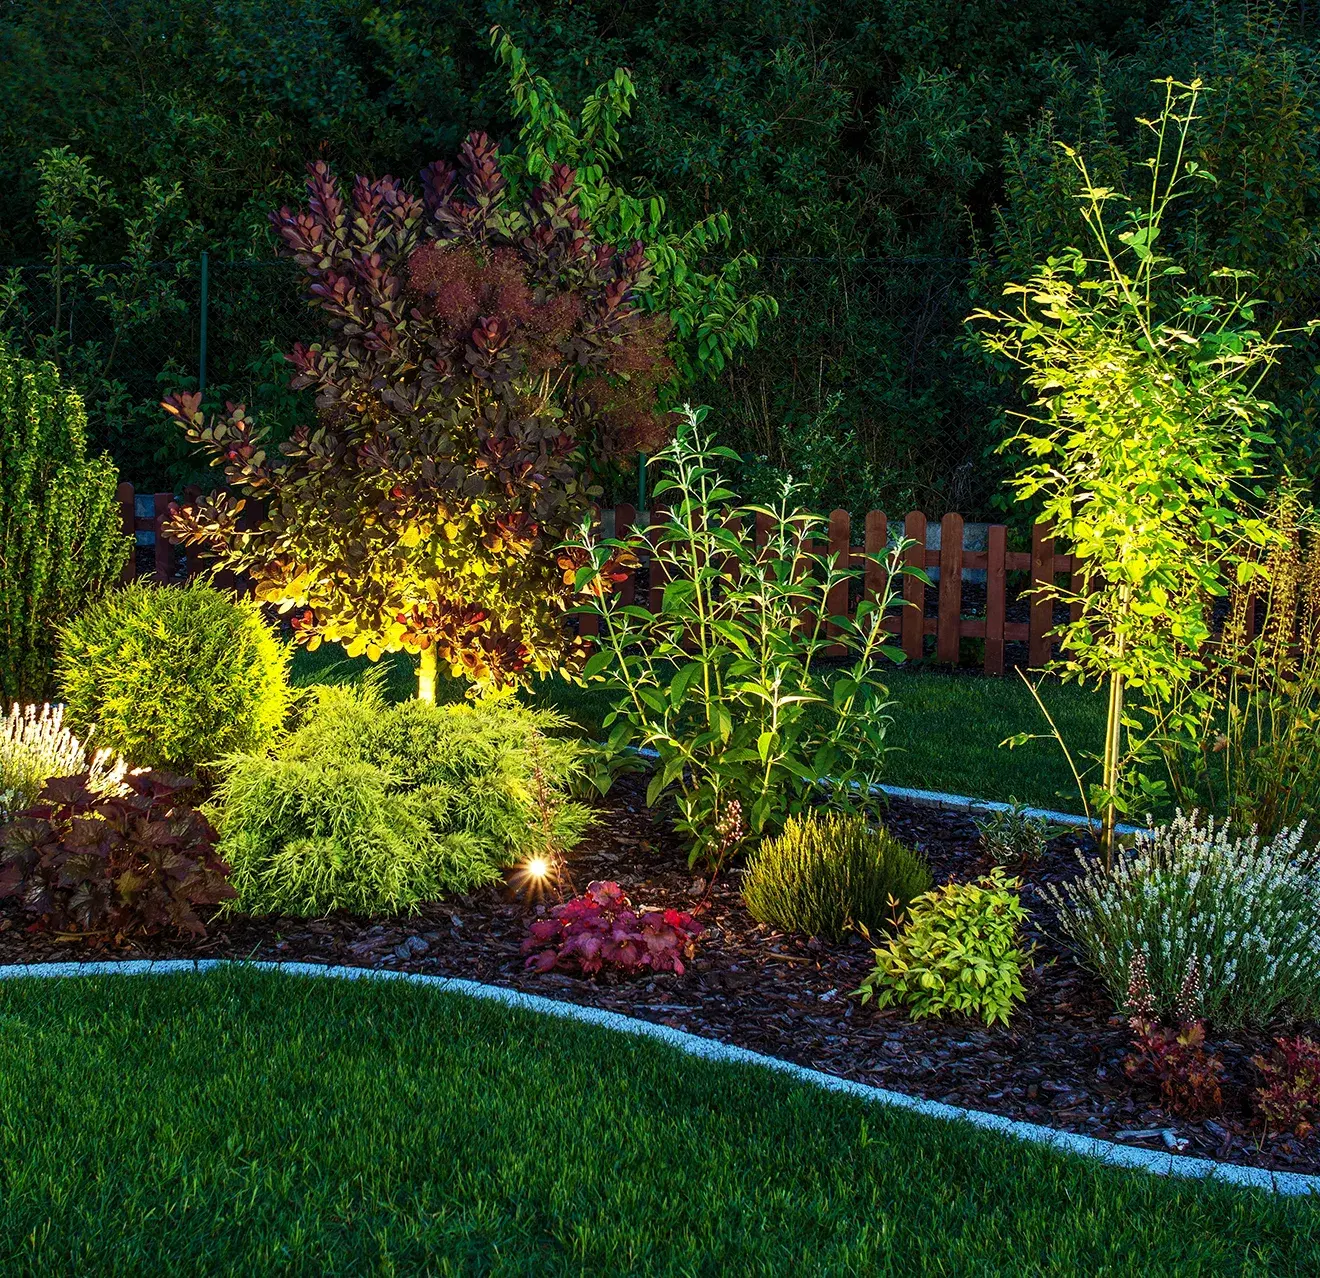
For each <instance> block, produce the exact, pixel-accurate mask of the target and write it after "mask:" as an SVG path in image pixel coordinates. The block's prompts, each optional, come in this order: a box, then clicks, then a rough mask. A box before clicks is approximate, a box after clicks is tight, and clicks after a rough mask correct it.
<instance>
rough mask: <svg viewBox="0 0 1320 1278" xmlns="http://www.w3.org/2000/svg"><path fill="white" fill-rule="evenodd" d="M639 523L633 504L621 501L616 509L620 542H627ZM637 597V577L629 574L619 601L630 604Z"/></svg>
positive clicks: (617, 535)
mask: <svg viewBox="0 0 1320 1278" xmlns="http://www.w3.org/2000/svg"><path fill="white" fill-rule="evenodd" d="M636 522H637V509H636V507H635V506H633V504H632V503H631V502H626V501H621V502H620V503H619V504H618V505H617V506H615V508H614V535H615V536H616V537H617V538H618V539H619V540H620V541H626V540H627V539H628V536H629V534H630V533H631V532H632V530H633V525H634V524H635V523H636ZM636 597H637V575H636V573H631V572H630V573H629V574H628V576H627V578H626V579H625V580H624V581H623V582H622V583H621V584H620V586H619V601H620V602H621V603H623V604H630V603H632V602H633V600H634V599H635V598H636Z"/></svg>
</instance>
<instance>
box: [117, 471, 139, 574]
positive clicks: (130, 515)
mask: <svg viewBox="0 0 1320 1278" xmlns="http://www.w3.org/2000/svg"><path fill="white" fill-rule="evenodd" d="M115 500H116V501H117V502H118V503H119V527H120V528H121V529H122V531H123V532H124V535H125V536H126V537H128V538H129V540H130V541H131V542H132V545H130V546H129V548H128V558H127V559H125V560H124V568H123V571H122V572H121V573H120V574H119V579H120V581H122V582H126V583H127V582H130V581H132V580H133V578H134V577H136V576H137V507H136V505H135V504H134V503H135V500H136V497H135V494H134V492H133V485H132V484H120V485H119V486H118V487H117V488H116V489H115Z"/></svg>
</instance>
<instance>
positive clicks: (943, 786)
mask: <svg viewBox="0 0 1320 1278" xmlns="http://www.w3.org/2000/svg"><path fill="white" fill-rule="evenodd" d="M384 664H385V672H386V679H387V685H388V687H389V690H390V693H391V695H392V696H394V697H396V698H397V697H406V696H410V695H412V692H413V686H414V680H413V675H412V667H411V662H410V660H409V659H408V658H406V657H404V656H401V655H400V656H396V657H394V658H392V659H391V660H389V661H388V662H386V663H384ZM366 665H367V662H366V659H365V658H363V659H361V660H359V661H356V662H347V661H345V660H344V659H343V657H342V655H341V650H340V649H339V648H337V647H333V646H332V647H327V648H322V649H320V650H319V651H318V652H315V653H311V654H309V653H306V652H303V651H300V652H299V653H298V655H297V657H296V658H295V662H294V678H295V680H296V681H298V682H312V681H313V680H315V679H318V678H320V679H324V678H327V677H335V676H334V674H332V673H331V672H335V671H338V672H339V673H340V674H347V673H349V672H354V673H355V672H356V671H358V670H360V669H362V668H365V666H366ZM889 685H890V691H891V693H892V695H893V699H894V705H893V706H892V708H891V710H890V713H891V714H892V715H893V718H894V722H893V724H892V726H891V728H890V731H889V740H890V742H891V744H892V745H893V746H894V747H895V749H894V751H893V753H892V754H891V755H890V756H889V761H888V764H889V766H888V773H887V780H889V781H890V782H891V783H893V784H894V785H905V786H913V787H915V788H917V789H921V790H946V791H952V792H953V793H955V794H969V795H972V796H973V797H975V798H980V799H1008V798H1018V799H1021V800H1022V801H1024V802H1026V803H1033V804H1037V805H1039V806H1042V807H1052V808H1062V809H1063V810H1064V811H1067V812H1079V811H1080V810H1081V808H1080V803H1079V800H1078V798H1077V790H1076V787H1075V786H1074V785H1073V781H1072V774H1071V773H1070V772H1069V770H1068V765H1067V762H1066V761H1065V759H1064V757H1063V754H1062V752H1061V751H1060V749H1059V747H1058V744H1057V743H1056V742H1054V741H1053V740H1048V741H1032V742H1029V743H1028V744H1027V745H1024V746H1019V747H1018V748H1017V749H1016V750H1009V749H1007V748H1003V749H1001V748H1000V742H1001V741H1004V740H1006V739H1007V738H1008V737H1010V736H1012V735H1013V734H1014V733H1017V732H1047V731H1048V725H1047V724H1046V723H1045V721H1044V719H1043V717H1042V716H1041V713H1040V710H1039V709H1038V708H1037V706H1036V703H1035V701H1034V700H1033V699H1032V697H1031V694H1030V692H1029V691H1028V690H1027V688H1026V686H1025V685H1024V684H1023V682H1022V680H1021V678H1019V677H1018V676H1017V675H1015V674H1009V675H1005V676H1004V677H1003V678H1000V679H990V678H986V677H984V676H981V675H977V674H973V673H958V674H947V673H944V672H940V671H932V670H927V669H923V668H921V667H913V668H912V669H908V668H906V667H896V668H895V669H894V670H892V671H891V672H890V675H889ZM1040 691H1041V696H1042V699H1043V700H1044V701H1045V704H1046V705H1047V706H1048V708H1049V711H1050V714H1051V715H1052V716H1053V717H1054V720H1055V722H1056V723H1057V724H1058V726H1059V729H1060V730H1061V731H1062V732H1063V734H1064V737H1065V739H1066V740H1067V741H1068V743H1069V748H1070V749H1072V750H1073V752H1074V758H1076V759H1077V761H1078V763H1079V765H1080V764H1082V763H1083V760H1082V759H1081V757H1080V756H1081V755H1082V754H1083V753H1085V751H1087V750H1092V751H1096V752H1098V751H1099V750H1100V747H1101V744H1102V742H1103V739H1104V699H1103V698H1102V697H1100V696H1097V695H1096V694H1095V693H1094V692H1083V691H1082V690H1081V689H1079V688H1078V687H1077V686H1076V685H1074V684H1066V685H1065V684H1061V683H1059V682H1058V681H1057V680H1053V679H1051V680H1048V681H1046V682H1045V683H1044V684H1043V685H1042V686H1041V690H1040ZM446 693H447V694H448V695H449V696H451V697H455V698H456V697H460V696H462V695H463V689H462V686H461V685H460V684H458V683H457V682H453V683H452V684H451V685H450V686H448V687H447V688H442V689H441V695H445V694H446ZM532 699H533V700H534V701H536V702H538V703H539V704H542V705H553V706H555V707H557V708H558V709H560V710H562V711H563V712H564V713H565V714H567V715H568V716H569V717H570V718H572V719H573V720H575V721H576V722H577V723H578V724H579V725H580V726H581V727H582V729H583V731H585V732H587V733H590V734H592V735H597V734H598V733H599V731H600V723H601V720H602V719H603V718H604V716H605V714H606V712H607V711H608V709H609V702H608V699H607V698H606V697H605V695H604V694H603V693H602V692H601V691H600V690H599V689H595V688H592V689H586V690H584V689H581V688H575V687H573V686H572V685H570V684H567V683H565V682H564V681H563V680H560V679H548V680H545V681H543V682H542V683H541V684H540V685H539V686H538V687H537V688H536V690H535V691H534V693H533V694H532Z"/></svg>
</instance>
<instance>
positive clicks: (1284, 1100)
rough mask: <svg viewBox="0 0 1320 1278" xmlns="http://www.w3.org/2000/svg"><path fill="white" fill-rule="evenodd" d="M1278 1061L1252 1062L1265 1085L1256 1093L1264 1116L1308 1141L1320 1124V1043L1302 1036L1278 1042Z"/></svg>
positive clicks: (1276, 1041) (1260, 1060)
mask: <svg viewBox="0 0 1320 1278" xmlns="http://www.w3.org/2000/svg"><path fill="white" fill-rule="evenodd" d="M1274 1046H1275V1049H1276V1050H1275V1058H1274V1059H1273V1060H1267V1059H1266V1058H1265V1057H1263V1056H1256V1057H1253V1058H1252V1064H1253V1065H1255V1067H1256V1068H1257V1069H1258V1070H1260V1073H1261V1077H1262V1078H1263V1079H1264V1083H1263V1085H1262V1086H1261V1087H1258V1088H1257V1089H1256V1103H1257V1105H1258V1106H1259V1107H1260V1112H1261V1115H1262V1116H1263V1117H1264V1118H1265V1120H1266V1121H1267V1122H1268V1123H1270V1124H1271V1125H1272V1126H1274V1127H1276V1128H1279V1129H1280V1130H1283V1131H1291V1132H1293V1133H1294V1134H1295V1135H1296V1136H1298V1137H1300V1138H1302V1139H1305V1138H1306V1137H1307V1136H1310V1135H1312V1134H1313V1133H1314V1131H1315V1127H1316V1124H1317V1123H1318V1122H1320V1043H1317V1042H1315V1040H1314V1039H1310V1038H1307V1037H1305V1036H1304V1035H1298V1036H1297V1037H1296V1038H1276V1039H1275V1040H1274Z"/></svg>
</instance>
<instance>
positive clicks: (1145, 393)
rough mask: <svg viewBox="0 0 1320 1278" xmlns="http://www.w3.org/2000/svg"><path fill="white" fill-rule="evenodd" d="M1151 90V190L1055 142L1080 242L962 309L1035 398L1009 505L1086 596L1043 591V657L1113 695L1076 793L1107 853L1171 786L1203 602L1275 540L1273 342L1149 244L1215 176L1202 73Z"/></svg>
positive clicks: (1244, 283)
mask: <svg viewBox="0 0 1320 1278" xmlns="http://www.w3.org/2000/svg"><path fill="white" fill-rule="evenodd" d="M1164 92H1165V98H1164V105H1163V109H1162V110H1161V112H1160V114H1159V115H1158V117H1157V118H1155V119H1154V120H1149V121H1143V122H1142V123H1143V124H1144V126H1145V127H1146V128H1147V129H1148V130H1149V132H1150V134H1151V137H1152V138H1153V141H1154V146H1153V154H1152V155H1151V156H1150V158H1149V160H1148V163H1147V169H1148V172H1149V189H1148V191H1146V192H1145V193H1144V194H1143V195H1141V196H1140V197H1138V196H1133V195H1128V194H1127V193H1125V192H1123V191H1120V190H1116V189H1113V188H1111V187H1107V186H1101V185H1097V184H1096V183H1094V182H1093V181H1092V180H1091V175H1090V173H1089V171H1088V169H1087V165H1086V161H1085V159H1084V158H1083V157H1082V156H1081V155H1080V154H1077V153H1076V152H1074V151H1072V150H1069V149H1066V148H1065V151H1066V154H1067V155H1068V156H1069V158H1070V159H1071V160H1072V162H1073V164H1074V166H1075V169H1076V173H1077V176H1078V178H1079V183H1078V196H1077V198H1078V200H1079V203H1080V205H1081V212H1082V218H1083V221H1084V222H1085V225H1086V228H1087V231H1088V233H1089V236H1090V243H1089V246H1088V248H1087V249H1085V250H1083V249H1081V248H1072V249H1069V250H1067V251H1066V252H1064V253H1062V254H1060V255H1058V256H1053V257H1050V258H1049V259H1048V260H1047V261H1046V262H1045V264H1044V265H1043V266H1041V267H1039V268H1038V269H1037V270H1036V272H1035V274H1034V275H1033V276H1032V277H1031V278H1030V279H1029V280H1027V281H1026V282H1024V283H1020V284H1011V285H1009V286H1008V288H1007V290H1006V291H1007V294H1008V295H1009V296H1010V297H1015V298H1017V299H1018V300H1019V303H1020V305H1019V308H1018V309H1017V310H1016V311H1013V312H1009V311H999V312H990V311H984V310H978V311H977V312H976V313H975V314H974V316H973V319H974V320H978V321H980V322H982V323H983V324H984V325H985V328H984V329H983V330H982V334H981V341H982V343H983V345H984V346H985V347H986V348H987V349H988V350H989V351H990V352H992V353H994V354H996V355H999V356H1003V357H1007V359H1009V360H1010V361H1012V362H1013V363H1014V364H1016V365H1017V366H1019V367H1020V368H1021V369H1022V370H1023V371H1024V375H1025V381H1026V384H1027V386H1028V387H1029V388H1030V390H1031V391H1032V392H1034V396H1035V398H1034V401H1033V405H1032V407H1033V411H1032V412H1030V413H1028V414H1026V415H1024V420H1025V423H1026V424H1025V426H1024V428H1023V429H1022V430H1021V431H1020V432H1019V433H1018V434H1017V435H1016V436H1015V438H1014V440H1012V441H1009V442H1010V443H1014V444H1016V445H1018V446H1019V447H1020V448H1021V449H1022V450H1023V452H1024V453H1025V455H1026V459H1027V464H1026V465H1025V466H1024V468H1023V469H1022V470H1021V472H1020V473H1019V475H1018V476H1017V479H1016V480H1015V481H1014V490H1015V493H1016V496H1017V498H1018V499H1019V500H1020V501H1034V502H1039V503H1040V506H1041V509H1042V511H1043V513H1044V515H1045V516H1046V517H1047V518H1049V519H1051V520H1053V522H1054V527H1055V531H1056V533H1057V534H1058V535H1059V536H1060V537H1062V538H1063V539H1064V541H1065V542H1067V543H1068V544H1070V545H1071V546H1072V547H1073V549H1074V552H1075V553H1076V554H1077V556H1078V557H1079V560H1080V563H1081V585H1080V588H1079V589H1076V590H1074V589H1072V588H1067V589H1065V588H1063V587H1060V586H1058V585H1057V584H1055V583H1052V582H1051V583H1047V584H1046V585H1045V586H1044V587H1043V590H1042V593H1043V594H1044V595H1045V597H1046V598H1048V599H1049V600H1051V601H1062V602H1067V603H1080V604H1081V608H1080V615H1078V616H1076V618H1075V619H1073V620H1070V621H1068V622H1066V623H1064V624H1063V625H1061V626H1059V627H1058V628H1057V629H1056V633H1057V634H1058V636H1059V639H1060V644H1061V648H1062V656H1061V658H1060V659H1059V660H1058V661H1057V662H1055V663H1054V668H1055V669H1056V670H1057V671H1058V672H1060V673H1061V674H1062V675H1063V676H1064V677H1065V678H1073V679H1077V680H1080V681H1081V682H1083V683H1094V684H1103V685H1104V686H1106V687H1107V690H1108V713H1107V720H1106V732H1105V745H1104V752H1103V757H1102V758H1101V759H1100V760H1099V763H1100V775H1099V780H1098V781H1095V782H1093V783H1092V784H1091V785H1090V787H1089V792H1088V791H1087V790H1085V789H1084V791H1083V795H1082V799H1083V802H1084V803H1085V802H1087V801H1088V800H1089V801H1090V802H1091V803H1094V804H1095V805H1096V806H1097V807H1099V808H1100V809H1101V811H1102V812H1103V817H1104V842H1105V846H1106V848H1109V847H1111V846H1112V841H1113V831H1114V826H1115V823H1116V820H1117V817H1118V814H1120V813H1123V812H1126V811H1129V810H1130V808H1131V806H1132V804H1133V802H1134V800H1135V799H1137V798H1138V796H1139V797H1140V799H1141V800H1142V801H1145V802H1151V801H1153V800H1155V799H1157V798H1159V797H1160V796H1161V795H1162V794H1163V793H1164V792H1165V790H1166V789H1167V785H1166V782H1165V781H1164V780H1163V779H1161V778H1153V777H1151V776H1150V775H1149V774H1148V773H1147V772H1146V770H1145V766H1146V764H1147V763H1148V762H1149V761H1150V760H1151V758H1152V757H1153V751H1154V745H1155V742H1156V740H1157V738H1162V737H1167V735H1168V734H1169V733H1170V732H1177V731H1178V729H1179V724H1178V722H1176V714H1181V713H1184V712H1185V710H1186V703H1185V702H1184V701H1182V700H1181V698H1182V696H1183V694H1186V695H1187V696H1190V697H1192V698H1193V700H1194V701H1197V702H1203V701H1204V699H1205V697H1206V696H1208V695H1209V694H1208V693H1207V692H1206V691H1205V690H1204V689H1200V690H1198V683H1199V677H1200V675H1201V674H1202V672H1203V671H1204V657H1203V649H1204V646H1205V644H1206V642H1207V640H1208V639H1209V638H1210V635H1211V603H1212V601H1213V600H1214V599H1216V598H1219V597H1222V596H1223V595H1224V594H1225V593H1226V591H1227V589H1228V581H1227V580H1226V577H1227V578H1228V579H1230V580H1231V579H1232V578H1234V577H1237V578H1238V579H1241V580H1247V579H1249V578H1250V577H1251V576H1252V575H1253V574H1254V572H1255V571H1256V565H1255V564H1254V563H1253V561H1252V559H1251V556H1250V554H1249V553H1248V550H1249V548H1250V547H1251V546H1253V545H1254V546H1261V545H1264V544H1266V543H1267V542H1268V541H1269V540H1270V537H1271V534H1270V531H1269V528H1268V525H1267V524H1266V522H1265V521H1264V520H1262V519H1260V518H1259V517H1258V516H1257V515H1256V514H1254V513H1253V511H1252V507H1251V505H1250V500H1249V499H1250V498H1251V497H1252V495H1253V490H1254V486H1255V483H1256V479H1257V476H1258V473H1259V470H1260V458H1261V453H1262V451H1263V449H1264V448H1266V447H1267V446H1268V444H1269V442H1270V436H1269V434H1268V433H1267V430H1266V427H1267V424H1268V419H1269V414H1270V411H1271V409H1270V405H1269V404H1268V403H1266V402H1265V401H1263V400H1262V399H1261V398H1260V397H1259V396H1258V394H1257V387H1258V383H1259V379H1260V377H1261V375H1262V374H1263V372H1264V371H1265V370H1266V369H1267V368H1268V367H1269V365H1270V363H1271V361H1272V360H1273V359H1274V356H1275V352H1276V350H1277V349H1278V346H1277V343H1276V342H1275V341H1274V340H1273V339H1272V338H1271V337H1268V336H1263V335H1262V334H1261V333H1260V332H1259V331H1258V329H1257V328H1256V326H1255V303H1254V302H1253V300H1252V295H1251V292H1250V284H1249V277H1247V276H1245V275H1244V274H1243V273H1241V272H1236V271H1231V270H1223V271H1221V272H1219V273H1218V275H1217V277H1216V279H1217V284H1218V286H1219V287H1218V289H1217V291H1214V292H1210V291H1201V290H1196V289H1188V288H1183V287H1181V286H1180V285H1181V282H1180V278H1179V277H1180V274H1181V272H1180V268H1179V267H1178V265H1177V264H1176V263H1175V262H1173V261H1171V260H1170V259H1169V258H1168V257H1167V256H1165V255H1164V254H1163V253H1162V252H1161V251H1160V250H1161V244H1160V237H1161V233H1162V231H1163V229H1164V227H1165V224H1166V222H1167V221H1168V219H1169V218H1170V217H1171V214H1172V210H1173V209H1174V207H1175V205H1177V204H1178V202H1179V201H1182V200H1184V199H1186V198H1187V197H1188V196H1189V195H1190V194H1191V192H1192V189H1193V188H1194V187H1199V186H1201V185H1203V184H1205V183H1209V182H1212V181H1213V178H1211V177H1210V175H1209V174H1207V173H1206V172H1205V171H1204V170H1203V169H1202V168H1201V167H1200V166H1199V165H1198V164H1197V163H1196V162H1195V161H1191V160H1187V159H1185V155H1184V152H1185V147H1186V144H1187V139H1188V135H1189V131H1190V129H1191V127H1192V124H1193V122H1194V121H1195V120H1196V118H1197V113H1196V108H1197V101H1198V97H1199V95H1200V85H1199V83H1197V82H1193V83H1191V84H1187V85H1183V84H1179V83H1176V82H1174V81H1172V80H1168V81H1165V82H1164ZM1180 706H1181V707H1182V708H1181V709H1180ZM1079 776H1080V774H1079ZM1079 784H1080V780H1079Z"/></svg>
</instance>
